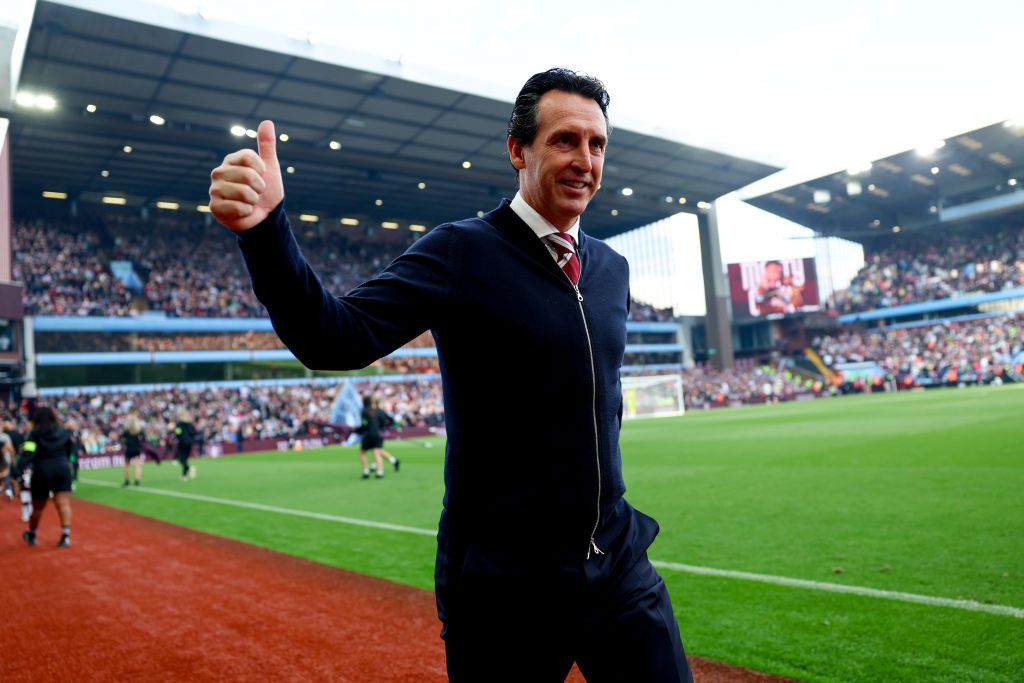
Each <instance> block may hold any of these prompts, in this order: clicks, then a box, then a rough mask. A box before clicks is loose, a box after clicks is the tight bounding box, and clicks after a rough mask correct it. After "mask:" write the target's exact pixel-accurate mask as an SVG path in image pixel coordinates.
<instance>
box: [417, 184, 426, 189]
mask: <svg viewBox="0 0 1024 683" xmlns="http://www.w3.org/2000/svg"><path fill="white" fill-rule="evenodd" d="M416 187H418V188H419V189H421V190H425V189H427V184H426V183H416Z"/></svg>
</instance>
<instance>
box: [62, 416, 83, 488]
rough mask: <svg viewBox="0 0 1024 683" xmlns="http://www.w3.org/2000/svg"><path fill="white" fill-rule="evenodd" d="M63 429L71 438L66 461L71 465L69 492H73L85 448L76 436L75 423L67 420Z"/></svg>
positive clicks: (76, 425) (76, 426)
mask: <svg viewBox="0 0 1024 683" xmlns="http://www.w3.org/2000/svg"><path fill="white" fill-rule="evenodd" d="M64 428H65V429H66V430H67V432H68V434H69V435H70V437H71V457H70V458H68V460H69V462H70V463H71V490H72V491H74V490H75V485H76V484H77V483H78V470H79V468H80V466H81V459H82V455H83V454H84V453H85V446H84V445H83V444H82V439H81V437H80V436H79V435H78V424H77V423H76V422H74V421H72V420H68V421H66V422H65V423H64Z"/></svg>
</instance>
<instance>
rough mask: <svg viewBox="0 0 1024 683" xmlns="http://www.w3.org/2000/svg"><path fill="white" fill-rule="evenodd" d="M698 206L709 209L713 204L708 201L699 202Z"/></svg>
mask: <svg viewBox="0 0 1024 683" xmlns="http://www.w3.org/2000/svg"><path fill="white" fill-rule="evenodd" d="M697 208H698V209H703V210H704V211H707V210H708V209H710V208H711V204H709V203H708V202H697Z"/></svg>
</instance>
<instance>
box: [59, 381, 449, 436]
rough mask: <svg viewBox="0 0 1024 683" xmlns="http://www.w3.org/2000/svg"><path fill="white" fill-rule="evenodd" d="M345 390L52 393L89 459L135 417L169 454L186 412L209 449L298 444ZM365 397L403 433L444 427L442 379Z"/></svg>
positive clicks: (366, 389)
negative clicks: (247, 443) (249, 443)
mask: <svg viewBox="0 0 1024 683" xmlns="http://www.w3.org/2000/svg"><path fill="white" fill-rule="evenodd" d="M337 390H338V383H337V382H335V383H331V384H322V383H321V384H312V383H309V384H305V383H304V384H297V385H296V384H291V385H283V384H262V385H260V384H243V385H241V386H216V385H209V386H205V387H199V388H189V387H171V388H161V389H156V390H141V391H134V390H131V391H129V390H127V389H125V388H121V389H119V390H115V391H101V390H99V389H96V388H93V389H69V390H66V391H55V392H48V393H47V395H46V397H45V398H46V400H47V401H49V402H52V403H53V405H54V407H55V408H56V409H57V410H59V411H60V412H61V414H62V415H66V416H69V417H70V418H72V419H74V420H75V421H76V422H77V423H78V424H79V434H80V437H81V439H82V443H83V445H84V446H85V448H86V451H87V452H88V453H89V454H101V453H105V452H108V451H109V450H111V449H112V448H116V447H117V444H118V442H119V439H120V433H121V431H122V429H123V428H124V422H125V420H126V419H127V416H128V415H129V414H131V413H135V414H137V415H138V416H139V417H140V419H141V420H142V421H143V422H144V423H145V425H146V435H147V439H148V440H149V442H150V444H151V445H152V446H153V447H155V448H168V447H169V445H170V444H171V437H172V434H173V430H174V423H175V419H176V418H175V415H176V414H177V411H178V410H179V409H181V408H184V409H186V410H188V411H189V412H190V413H191V414H192V415H194V416H195V418H196V424H197V426H198V427H199V428H201V429H203V430H204V432H205V436H206V441H207V442H208V443H210V444H220V443H236V442H237V441H238V439H239V436H241V439H243V440H264V439H273V438H295V437H299V436H302V435H304V434H308V433H309V432H310V431H311V430H312V431H315V430H316V426H315V425H317V424H321V423H328V422H330V420H331V412H332V406H333V403H334V399H335V396H336V394H337ZM360 391H361V392H363V393H366V394H371V393H372V394H374V395H376V396H377V397H378V399H379V400H380V405H381V408H383V409H384V411H385V412H387V413H388V414H390V415H391V416H392V417H394V418H395V422H396V425H397V426H398V427H400V428H401V427H405V428H409V427H430V426H437V425H440V424H442V423H443V412H444V409H443V405H442V401H441V383H440V381H439V380H437V379H429V380H428V379H418V380H408V381H402V382H365V383H363V384H361V385H360Z"/></svg>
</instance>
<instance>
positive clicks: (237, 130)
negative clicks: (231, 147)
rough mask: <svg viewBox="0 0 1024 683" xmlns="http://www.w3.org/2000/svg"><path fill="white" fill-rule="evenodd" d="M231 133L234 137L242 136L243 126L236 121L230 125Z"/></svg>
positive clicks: (243, 133) (243, 132)
mask: <svg viewBox="0 0 1024 683" xmlns="http://www.w3.org/2000/svg"><path fill="white" fill-rule="evenodd" d="M231 134H232V135H234V136H235V137H239V138H240V137H242V136H243V135H245V126H240V125H238V124H237V123H236V124H235V125H233V126H231Z"/></svg>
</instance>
